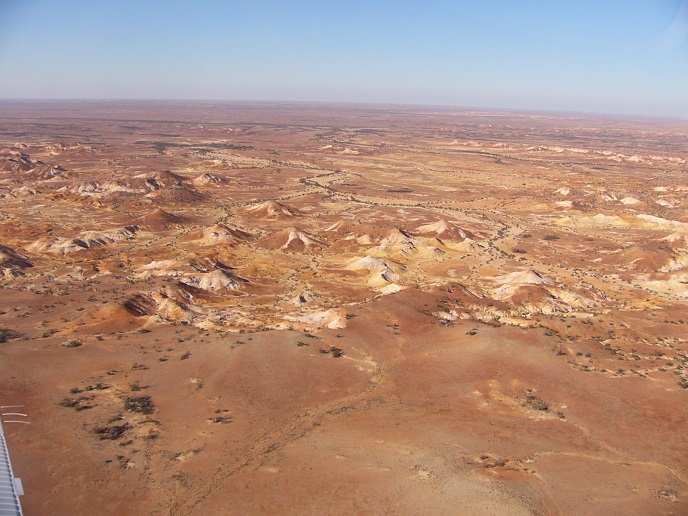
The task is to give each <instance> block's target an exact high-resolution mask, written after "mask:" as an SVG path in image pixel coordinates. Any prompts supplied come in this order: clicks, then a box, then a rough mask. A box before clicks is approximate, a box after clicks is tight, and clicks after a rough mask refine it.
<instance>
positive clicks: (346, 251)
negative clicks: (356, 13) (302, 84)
mask: <svg viewBox="0 0 688 516" xmlns="http://www.w3.org/2000/svg"><path fill="white" fill-rule="evenodd" d="M0 106H1V107H2V109H1V110H0V112H1V113H2V114H1V115H0V148H1V149H2V150H0V202H1V203H2V205H1V206H2V208H1V209H0V246H1V247H0V270H1V271H2V275H1V276H0V287H1V289H0V293H1V294H2V295H0V331H1V332H2V333H1V334H0V335H1V336H2V339H0V340H3V341H4V342H2V343H0V402H1V403H2V404H24V405H25V408H24V409H23V410H24V411H25V412H27V413H28V416H29V417H28V420H29V421H30V424H29V425H19V424H9V423H8V424H6V425H5V430H6V433H7V439H8V443H9V446H10V450H11V454H12V461H13V465H14V469H15V471H16V473H17V475H18V476H20V477H21V478H22V480H23V483H24V487H25V491H26V495H25V496H24V497H23V498H22V503H23V506H24V509H25V512H26V513H27V514H93V513H95V512H97V513H99V514H122V513H130V514H179V515H182V514H184V515H185V514H251V513H254V514H255V513H280V514H429V513H437V514H457V513H460V514H602V513H608V514H685V513H686V512H688V438H687V437H686V435H685V429H686V428H687V427H688V402H687V396H688V372H687V371H686V369H685V368H686V365H687V363H688V341H687V340H686V339H688V337H686V322H687V321H688V315H686V313H687V312H686V300H688V213H687V212H686V206H688V205H687V204H686V201H685V194H686V192H688V182H687V181H686V179H685V178H686V171H687V163H686V154H685V147H684V143H685V138H686V136H687V134H686V132H687V129H686V126H685V124H684V123H683V122H678V121H674V122H671V121H658V120H632V119H621V118H618V119H608V120H602V119H595V118H589V117H573V116H569V117H563V116H559V117H555V116H548V115H528V114H508V113H478V112H466V111H450V110H445V111H434V110H422V109H404V108H388V107H361V106H348V107H345V106H327V105H319V106H316V105H277V104H214V105H211V104H207V103H206V104H203V103H196V104H177V103H110V104H108V103H95V102H91V103H71V102H64V103H38V104H36V103H33V104H32V103H21V102H13V103H10V102H3V103H2V104H0Z"/></svg>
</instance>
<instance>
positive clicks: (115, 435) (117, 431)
mask: <svg viewBox="0 0 688 516" xmlns="http://www.w3.org/2000/svg"><path fill="white" fill-rule="evenodd" d="M128 429H129V424H128V423H124V424H123V425H112V426H97V427H95V428H94V429H93V433H94V434H96V435H97V436H98V438H99V439H101V440H106V439H109V440H111V441H114V440H115V439H119V438H120V437H122V434H123V433H124V432H126V431H127V430H128Z"/></svg>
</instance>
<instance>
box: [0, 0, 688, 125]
mask: <svg viewBox="0 0 688 516" xmlns="http://www.w3.org/2000/svg"><path fill="white" fill-rule="evenodd" d="M687 36H688V0H492V1H490V0H473V1H468V0H456V1H451V0H417V1H402V0H399V1H384V0H348V1H345V0H321V1H316V0H283V1H276V0H273V1H270V0H245V1H238V0H235V1H202V0H196V1H173V0H167V1H154V0H149V1H146V0H136V1H128V0H112V1H104V0H103V1H99V0H88V1H70V0H61V1H58V0H53V1H47V0H0V98H176V99H196V98H201V99H246V100H248V99H256V100H315V101H319V100H323V101H356V102H358V101H361V102H384V103H412V104H443V105H453V106H475V107H500V108H516V109H519V108H531V109H548V110H549V109H552V110H564V111H588V112H608V113H636V114H652V115H674V116H682V117H687V118H688V37H687Z"/></svg>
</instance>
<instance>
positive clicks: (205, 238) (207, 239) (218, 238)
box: [190, 223, 253, 245]
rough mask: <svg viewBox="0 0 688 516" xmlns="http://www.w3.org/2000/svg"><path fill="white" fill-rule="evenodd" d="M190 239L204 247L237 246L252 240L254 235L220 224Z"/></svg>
mask: <svg viewBox="0 0 688 516" xmlns="http://www.w3.org/2000/svg"><path fill="white" fill-rule="evenodd" d="M190 237H191V239H193V240H194V241H196V242H198V243H200V244H202V245H218V244H231V245H236V244H240V243H242V242H246V241H248V240H250V239H251V238H252V237H253V235H252V234H251V233H248V232H246V231H243V230H241V229H238V228H237V227H235V226H230V225H228V224H222V223H220V224H215V225H213V226H210V227H207V228H205V229H203V230H201V231H200V232H198V233H196V234H195V235H191V236H190Z"/></svg>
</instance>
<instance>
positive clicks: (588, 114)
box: [0, 97, 688, 121]
mask: <svg viewBox="0 0 688 516" xmlns="http://www.w3.org/2000/svg"><path fill="white" fill-rule="evenodd" d="M0 102H4V103H8V102H26V103H41V102H55V103H59V102H83V103H88V102H112V103H118V102H119V103H124V102H134V103H136V102H150V103H155V102H159V103H172V102H178V103H189V104H191V103H201V102H215V103H226V104H265V105H269V104H303V105H321V106H326V105H340V106H369V107H380V108H384V107H388V108H392V107H394V108H406V109H438V110H443V111H449V110H456V111H473V112H478V113H490V112H491V113H510V114H541V115H542V114H548V115H558V116H580V117H585V118H604V117H608V118H638V119H650V120H666V121H688V115H683V116H682V115H652V114H642V113H626V112H603V111H585V110H581V111H572V110H565V109H543V108H517V107H487V106H465V105H457V104H423V103H407V102H377V101H361V100H357V101H352V100H293V99H269V100H266V99H222V98H151V97H148V98H147V97H131V98H127V97H54V98H47V97H0Z"/></svg>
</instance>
